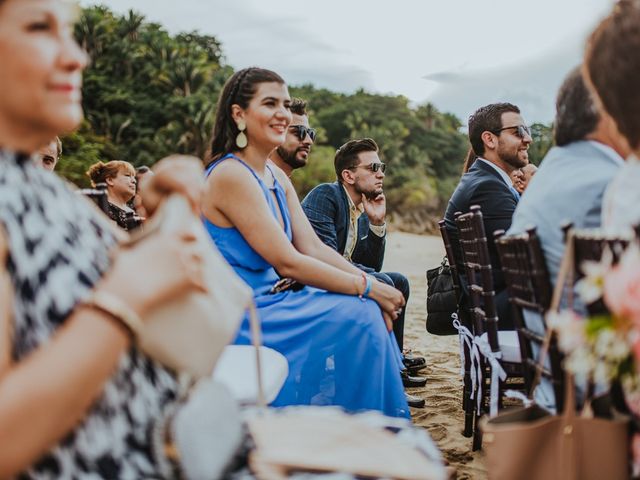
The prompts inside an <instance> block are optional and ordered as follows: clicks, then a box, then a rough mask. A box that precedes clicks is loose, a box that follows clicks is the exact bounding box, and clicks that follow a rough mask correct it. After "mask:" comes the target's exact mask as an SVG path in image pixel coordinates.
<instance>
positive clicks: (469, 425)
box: [438, 213, 474, 437]
mask: <svg viewBox="0 0 640 480" xmlns="http://www.w3.org/2000/svg"><path fill="white" fill-rule="evenodd" d="M457 215H459V213H458V214H457ZM438 226H439V228H440V235H441V236H442V242H443V243H444V250H445V252H446V255H447V261H448V262H449V268H450V269H451V276H452V280H453V289H454V291H455V293H456V298H457V299H459V300H458V310H457V314H458V320H459V322H460V324H461V325H462V326H464V327H465V328H467V329H468V330H469V331H471V332H473V325H471V314H470V312H469V302H468V299H464V298H463V294H462V287H461V285H460V276H459V272H458V265H459V264H460V263H462V262H458V259H457V258H456V255H455V252H454V249H453V247H452V245H451V240H450V239H449V232H448V231H447V228H446V227H445V221H444V220H440V221H439V222H438ZM460 342H461V345H460V348H462V349H463V350H464V360H463V361H464V365H463V368H464V375H463V389H462V408H463V410H464V430H463V433H462V434H463V435H464V436H465V437H471V436H472V435H473V418H474V405H473V399H472V398H471V392H472V383H471V351H470V349H469V346H468V345H467V344H466V343H465V342H464V340H463V339H462V338H461V339H460Z"/></svg>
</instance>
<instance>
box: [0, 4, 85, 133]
mask: <svg viewBox="0 0 640 480" xmlns="http://www.w3.org/2000/svg"><path fill="white" fill-rule="evenodd" d="M77 11H78V9H77V6H76V4H75V3H74V2H71V1H69V0H4V1H2V2H0V128H4V126H5V125H11V126H12V127H13V128H14V129H16V131H20V132H23V133H24V134H25V135H35V136H38V135H40V134H42V137H43V138H46V139H47V141H48V140H49V139H50V138H51V137H53V136H55V135H57V134H59V133H63V132H67V131H70V130H73V129H74V128H75V127H76V126H77V125H78V124H79V123H80V121H81V120H82V105H81V90H80V89H81V86H82V70H83V69H84V67H85V66H86V65H87V56H86V54H85V53H84V52H83V51H82V50H81V49H80V47H79V46H78V45H77V44H76V43H75V40H74V39H73V22H74V21H75V19H76V13H77Z"/></svg>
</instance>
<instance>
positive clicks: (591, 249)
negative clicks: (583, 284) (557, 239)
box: [572, 229, 632, 315]
mask: <svg viewBox="0 0 640 480" xmlns="http://www.w3.org/2000/svg"><path fill="white" fill-rule="evenodd" d="M572 233H573V247H574V259H575V262H574V268H575V275H574V280H575V281H577V280H580V279H581V278H582V277H584V275H585V272H584V271H583V264H584V262H585V261H594V262H599V261H600V260H601V259H602V255H603V253H604V252H605V249H606V248H608V249H609V251H610V252H611V253H612V256H613V259H612V260H613V263H614V264H615V263H617V262H618V261H619V260H620V256H621V255H622V253H623V252H624V250H625V249H626V248H627V246H629V243H630V242H631V240H632V239H631V238H623V237H616V236H611V235H608V234H606V233H604V232H603V231H601V230H597V229H582V230H580V229H574V230H572ZM587 311H588V312H589V313H590V314H591V315H597V314H605V313H608V309H607V307H606V305H605V304H604V302H603V301H602V300H598V301H596V302H595V303H592V304H590V305H587Z"/></svg>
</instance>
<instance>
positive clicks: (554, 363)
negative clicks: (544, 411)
mask: <svg viewBox="0 0 640 480" xmlns="http://www.w3.org/2000/svg"><path fill="white" fill-rule="evenodd" d="M495 239H496V240H495V241H496V247H497V250H498V255H499V257H500V264H501V266H502V272H503V274H504V277H505V281H506V283H507V290H508V292H509V301H510V302H511V305H512V307H513V314H514V324H515V326H516V329H517V331H518V336H519V340H520V352H521V356H522V363H523V366H524V375H525V377H524V378H525V387H526V391H527V392H530V391H531V386H532V382H533V380H534V377H535V374H536V365H537V363H538V359H539V355H540V350H541V348H542V344H543V342H544V337H545V334H546V332H547V325H546V322H545V314H546V313H547V311H548V309H549V306H550V304H551V297H552V295H553V288H552V286H551V281H550V279H549V273H548V270H547V265H546V262H545V258H544V253H543V251H542V246H541V244H540V239H539V237H538V235H537V234H536V229H535V228H529V229H527V231H526V233H523V234H520V235H509V236H505V235H504V231H498V232H495ZM538 392H540V395H541V396H539V397H537V398H543V399H545V398H544V397H545V395H546V400H547V401H546V402H545V401H544V400H542V401H539V402H538V403H545V404H546V406H555V407H556V409H557V411H562V408H563V403H564V402H563V400H564V371H563V369H562V354H561V352H560V351H559V349H558V346H557V341H556V338H555V337H552V340H551V343H550V345H549V351H548V355H547V361H546V362H545V363H544V365H543V369H542V379H541V385H540V387H539V388H538ZM550 396H553V398H549V397H550Z"/></svg>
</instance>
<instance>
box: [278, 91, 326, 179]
mask: <svg viewBox="0 0 640 480" xmlns="http://www.w3.org/2000/svg"><path fill="white" fill-rule="evenodd" d="M290 109H291V124H290V125H289V129H288V131H287V137H286V138H285V141H284V143H283V144H282V145H280V146H279V147H278V148H276V149H275V151H274V152H273V153H272V154H271V161H272V162H273V163H275V164H276V165H277V166H278V167H280V168H281V169H282V170H283V171H284V173H286V174H287V176H289V177H290V176H291V173H292V172H293V171H294V170H295V169H296V168H302V167H304V166H305V165H306V164H307V161H308V160H309V154H310V153H311V145H313V142H314V141H315V139H316V131H315V129H313V128H309V117H308V115H307V102H305V101H304V100H301V99H299V98H292V99H291V105H290Z"/></svg>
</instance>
